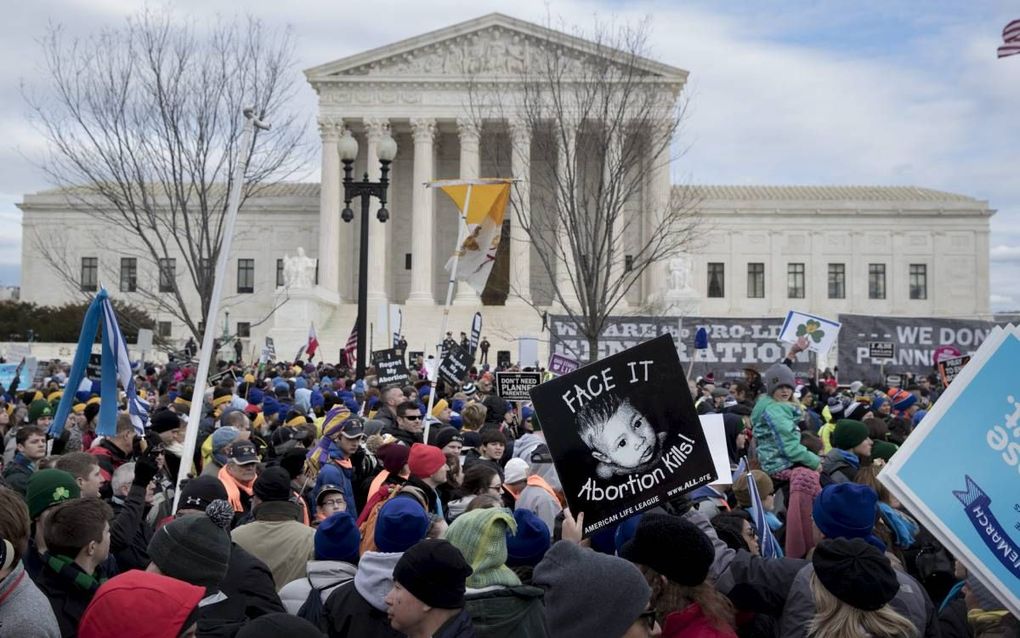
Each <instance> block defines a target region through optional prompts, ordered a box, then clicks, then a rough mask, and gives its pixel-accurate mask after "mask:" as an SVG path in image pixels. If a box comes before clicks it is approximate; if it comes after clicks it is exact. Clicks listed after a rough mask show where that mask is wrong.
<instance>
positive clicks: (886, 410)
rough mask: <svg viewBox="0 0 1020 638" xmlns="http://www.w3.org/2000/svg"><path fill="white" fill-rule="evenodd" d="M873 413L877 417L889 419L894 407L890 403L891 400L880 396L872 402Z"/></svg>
mask: <svg viewBox="0 0 1020 638" xmlns="http://www.w3.org/2000/svg"><path fill="white" fill-rule="evenodd" d="M871 411H872V412H873V413H874V414H875V416H878V417H883V418H884V417H888V416H889V414H890V412H891V411H892V405H891V404H890V403H889V399H888V398H887V397H884V396H882V395H878V396H876V397H875V398H874V399H872V400H871ZM862 420H863V419H862Z"/></svg>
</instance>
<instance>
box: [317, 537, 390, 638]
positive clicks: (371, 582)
mask: <svg viewBox="0 0 1020 638" xmlns="http://www.w3.org/2000/svg"><path fill="white" fill-rule="evenodd" d="M401 556H403V554H402V553H383V552H365V553H364V554H363V555H362V556H361V560H360V561H359V562H358V572H357V574H355V575H354V578H353V579H352V580H350V581H348V582H346V583H344V584H343V585H340V586H339V587H336V588H335V589H334V590H333V593H332V594H331V595H330V597H329V600H327V601H326V612H327V614H326V616H327V617H326V623H327V624H326V627H327V629H328V633H329V635H330V636H359V637H364V638H376V637H380V638H389V637H391V636H392V637H393V638H403V636H404V634H402V633H400V632H399V631H396V630H395V629H393V628H392V627H390V621H389V618H388V617H387V615H386V602H385V599H386V594H388V593H389V592H390V590H391V589H392V588H393V568H394V567H396V565H397V561H398V560H400V557H401Z"/></svg>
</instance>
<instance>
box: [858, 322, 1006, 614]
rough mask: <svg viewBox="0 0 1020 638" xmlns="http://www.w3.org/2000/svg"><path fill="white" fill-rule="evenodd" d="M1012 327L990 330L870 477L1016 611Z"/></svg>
mask: <svg viewBox="0 0 1020 638" xmlns="http://www.w3.org/2000/svg"><path fill="white" fill-rule="evenodd" d="M1017 361H1020V330H1018V329H1017V328H1013V327H1010V328H1008V329H1003V328H998V327H996V328H994V329H993V330H992V331H991V332H990V333H989V334H988V336H987V339H985V340H984V343H983V344H982V346H981V347H980V348H979V349H978V350H977V352H976V353H975V354H974V355H973V358H972V359H971V360H970V362H969V363H967V365H966V366H965V367H963V368H962V369H961V370H960V372H959V375H958V376H957V377H956V379H955V380H954V381H953V383H952V385H950V386H949V388H948V389H947V390H946V392H945V393H944V394H943V395H942V396H941V397H940V398H939V400H938V401H936V402H935V405H934V407H933V408H932V409H931V410H930V411H929V412H928V415H927V416H926V417H925V418H924V420H923V421H921V424H920V425H919V426H918V428H917V429H916V430H914V432H913V433H912V434H911V435H910V437H908V438H907V441H906V442H905V443H904V445H903V447H901V448H900V449H899V451H898V452H896V454H895V455H893V457H892V460H891V461H890V463H889V464H888V465H887V466H886V467H885V469H883V470H882V472H881V474H880V475H879V477H878V478H879V480H880V481H882V483H884V484H885V485H886V486H887V487H888V488H889V490H890V491H891V492H892V493H893V494H894V495H895V496H896V497H897V498H899V500H900V501H902V502H903V503H904V505H905V506H906V508H907V509H908V510H909V511H910V513H911V514H913V515H915V516H916V517H917V518H918V519H919V520H920V521H921V522H922V523H923V524H924V525H925V527H926V528H928V529H929V530H931V532H932V533H933V534H935V535H936V536H937V537H938V538H939V540H940V541H942V543H944V544H945V545H946V546H947V547H948V548H949V549H950V551H951V552H952V553H953V555H955V556H956V557H957V558H959V559H960V560H962V561H963V562H964V564H965V565H966V566H967V569H968V570H969V572H971V573H973V574H975V575H976V576H977V577H978V578H979V579H980V580H981V581H982V582H983V583H984V584H985V585H986V586H987V587H989V588H990V589H991V590H992V591H993V592H995V594H996V595H997V597H998V598H999V599H1000V600H1001V601H1002V602H1003V603H1004V604H1005V605H1006V606H1007V608H1008V609H1009V610H1010V611H1012V612H1013V613H1014V614H1016V615H1018V616H1020V377H1018V376H1017V374H1016V366H1017Z"/></svg>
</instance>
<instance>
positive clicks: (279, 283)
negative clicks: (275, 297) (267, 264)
mask: <svg viewBox="0 0 1020 638" xmlns="http://www.w3.org/2000/svg"><path fill="white" fill-rule="evenodd" d="M283 285H284V281H283V260H282V259H277V260H276V287H277V288H283Z"/></svg>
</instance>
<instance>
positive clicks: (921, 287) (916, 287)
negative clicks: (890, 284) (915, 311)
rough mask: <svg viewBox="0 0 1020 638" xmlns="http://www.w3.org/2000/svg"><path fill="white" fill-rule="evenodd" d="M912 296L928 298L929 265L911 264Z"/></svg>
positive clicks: (912, 297) (914, 297) (913, 297)
mask: <svg viewBox="0 0 1020 638" xmlns="http://www.w3.org/2000/svg"><path fill="white" fill-rule="evenodd" d="M910 298H911V299H927V298H928V265H927V264H910Z"/></svg>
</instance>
